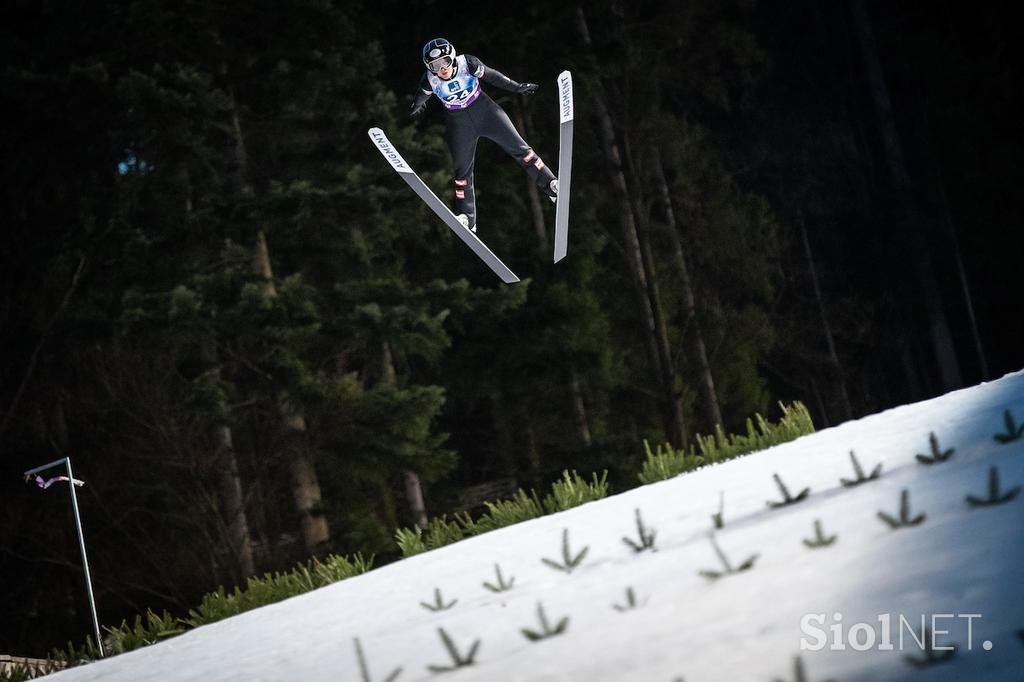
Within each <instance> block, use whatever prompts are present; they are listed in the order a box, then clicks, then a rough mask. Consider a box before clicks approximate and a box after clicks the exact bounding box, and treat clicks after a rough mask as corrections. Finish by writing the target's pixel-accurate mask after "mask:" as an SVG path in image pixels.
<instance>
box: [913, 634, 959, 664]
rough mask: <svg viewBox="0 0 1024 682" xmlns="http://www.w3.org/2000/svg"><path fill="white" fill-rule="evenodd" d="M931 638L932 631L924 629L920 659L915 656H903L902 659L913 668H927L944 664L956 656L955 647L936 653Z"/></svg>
mask: <svg viewBox="0 0 1024 682" xmlns="http://www.w3.org/2000/svg"><path fill="white" fill-rule="evenodd" d="M932 639H933V636H932V631H931V630H930V629H929V628H927V627H926V628H925V629H924V649H923V653H922V655H921V656H920V657H917V656H910V655H907V656H904V657H903V658H904V659H905V660H906V661H907V663H910V664H911V665H912V666H914V667H915V668H925V667H928V666H932V665H935V664H936V663H944V662H946V661H949V660H952V658H953V657H954V656H955V655H956V646H954V647H953V648H952V649H942V650H940V651H936V650H935V648H934V642H932Z"/></svg>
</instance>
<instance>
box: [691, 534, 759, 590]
mask: <svg viewBox="0 0 1024 682" xmlns="http://www.w3.org/2000/svg"><path fill="white" fill-rule="evenodd" d="M709 539H710V540H711V546H712V547H714V548H715V554H717V555H718V560H719V561H721V562H722V567H723V569H724V570H722V571H700V574H701V575H702V576H704V577H705V578H707V579H708V580H718V579H719V578H721V577H723V576H727V575H733V574H734V573H740V572H742V571H748V570H750V569H751V568H753V566H754V562H755V561H757V556H758V555H757V554H754V555H753V556H751V557H750V558H749V559H747V560H746V561H744V562H743V563H742V564H740V565H739V566H738V567H737V568H733V567H732V564H731V563H730V562H729V558H728V557H727V556H725V552H723V551H722V549H721V548H720V547H719V546H718V543H717V542H715V536H714V535H711V536H709Z"/></svg>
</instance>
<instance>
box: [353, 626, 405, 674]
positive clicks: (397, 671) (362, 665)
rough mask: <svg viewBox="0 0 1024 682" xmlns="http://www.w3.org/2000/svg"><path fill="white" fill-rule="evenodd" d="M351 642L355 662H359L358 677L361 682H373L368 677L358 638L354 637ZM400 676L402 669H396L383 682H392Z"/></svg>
mask: <svg viewBox="0 0 1024 682" xmlns="http://www.w3.org/2000/svg"><path fill="white" fill-rule="evenodd" d="M352 641H353V642H355V645H356V661H358V662H359V676H360V678H362V682H373V678H372V677H370V667H369V666H368V665H367V664H366V656H364V655H363V647H362V645H361V644H360V643H359V638H358V637H356V638H354V639H353V640H352ZM401 674H402V669H401V668H396V669H395V670H394V671H392V673H391V674H390V675H388V676H387V677H385V678H384V680H383V682H394V681H395V679H396V678H397V677H398V676H399V675H401Z"/></svg>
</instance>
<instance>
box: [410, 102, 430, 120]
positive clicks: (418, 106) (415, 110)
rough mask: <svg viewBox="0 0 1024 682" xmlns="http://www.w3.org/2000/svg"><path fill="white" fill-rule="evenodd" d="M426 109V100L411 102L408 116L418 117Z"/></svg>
mask: <svg viewBox="0 0 1024 682" xmlns="http://www.w3.org/2000/svg"><path fill="white" fill-rule="evenodd" d="M426 110H427V103H426V102H413V103H412V108H411V109H410V110H409V118H419V117H420V116H422V115H423V112H424V111H426Z"/></svg>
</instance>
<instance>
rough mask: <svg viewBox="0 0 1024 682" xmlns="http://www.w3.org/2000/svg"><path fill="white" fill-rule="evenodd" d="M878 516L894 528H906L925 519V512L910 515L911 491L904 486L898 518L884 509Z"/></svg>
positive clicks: (901, 492)
mask: <svg viewBox="0 0 1024 682" xmlns="http://www.w3.org/2000/svg"><path fill="white" fill-rule="evenodd" d="M878 518H880V519H882V520H883V521H885V523H887V524H888V525H889V527H890V528H892V529H893V530H895V529H897V528H905V527H907V526H916V525H918V524H919V523H921V522H922V521H924V519H925V514H923V513H921V514H918V515H917V516H914V517H911V516H910V492H909V491H908V490H907V489H906V488H904V489H903V490H901V491H900V516H899V518H898V519H896V518H893V517H892V516H891V515H889V514H886V513H885V512H883V511H880V512H878Z"/></svg>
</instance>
